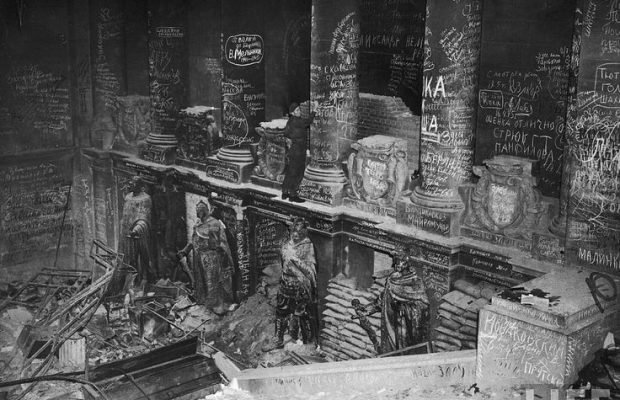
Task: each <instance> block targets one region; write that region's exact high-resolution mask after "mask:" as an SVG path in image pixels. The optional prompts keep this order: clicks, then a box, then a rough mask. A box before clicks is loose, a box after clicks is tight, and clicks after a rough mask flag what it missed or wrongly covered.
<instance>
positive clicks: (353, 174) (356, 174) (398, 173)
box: [347, 135, 408, 206]
mask: <svg viewBox="0 0 620 400" xmlns="http://www.w3.org/2000/svg"><path fill="white" fill-rule="evenodd" d="M351 147H352V148H353V149H354V150H356V152H355V151H354V152H352V153H351V154H350V155H349V158H348V162H347V164H348V169H349V180H350V182H351V186H350V188H349V191H348V195H349V197H353V198H355V199H359V200H363V201H365V202H368V203H375V204H380V205H387V206H394V205H395V204H396V201H397V200H398V199H399V198H400V196H401V193H402V192H403V190H404V189H405V186H406V183H407V175H408V173H407V152H406V149H407V143H406V141H404V140H400V139H395V138H392V137H388V136H383V135H375V136H369V137H367V138H364V139H361V140H358V141H357V142H356V143H353V144H352V145H351Z"/></svg>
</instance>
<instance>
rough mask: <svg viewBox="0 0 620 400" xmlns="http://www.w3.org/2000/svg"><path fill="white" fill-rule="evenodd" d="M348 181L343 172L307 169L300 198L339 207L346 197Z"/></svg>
mask: <svg viewBox="0 0 620 400" xmlns="http://www.w3.org/2000/svg"><path fill="white" fill-rule="evenodd" d="M345 182H346V179H345V178H344V174H343V173H342V171H340V173H338V171H333V170H311V169H308V168H307V169H306V173H305V176H304V179H303V180H302V181H301V185H300V186H299V196H300V197H302V198H304V199H308V200H310V201H313V202H315V203H323V204H328V205H339V204H341V203H342V199H343V197H344V184H345Z"/></svg>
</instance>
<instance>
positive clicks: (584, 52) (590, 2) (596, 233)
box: [566, 0, 620, 274]
mask: <svg viewBox="0 0 620 400" xmlns="http://www.w3.org/2000/svg"><path fill="white" fill-rule="evenodd" d="M578 3H579V9H580V11H581V14H582V16H583V23H582V24H581V48H580V49H579V51H578V52H576V53H575V54H573V57H576V58H578V63H579V72H578V75H577V93H576V96H575V101H574V102H573V104H572V105H571V112H570V113H569V119H568V131H567V142H568V146H569V149H570V155H569V158H568V160H566V163H568V166H567V168H568V170H569V172H570V178H569V198H568V206H567V230H566V263H567V265H569V266H579V267H590V268H593V269H597V270H600V271H603V272H610V273H613V274H618V273H620V248H619V247H618V243H620V123H619V122H618V115H620V62H618V59H619V57H620V48H618V47H617V46H615V45H613V43H616V42H617V40H618V36H619V35H618V32H620V4H618V2H615V1H602V0H583V1H580V2H578Z"/></svg>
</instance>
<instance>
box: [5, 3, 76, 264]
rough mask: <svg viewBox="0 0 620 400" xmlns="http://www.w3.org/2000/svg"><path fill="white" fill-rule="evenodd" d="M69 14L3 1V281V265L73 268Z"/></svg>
mask: <svg viewBox="0 0 620 400" xmlns="http://www.w3.org/2000/svg"><path fill="white" fill-rule="evenodd" d="M20 4H21V6H20ZM71 11H72V10H71V9H70V7H69V5H68V2H65V1H50V2H33V3H32V4H29V5H28V8H27V10H26V8H25V6H24V5H23V4H22V3H19V2H18V3H15V2H9V1H3V2H0V26H2V28H1V32H0V76H1V77H2V78H0V141H1V144H0V186H1V187H2V190H0V214H1V215H2V220H1V221H0V269H1V270H2V272H0V274H1V275H3V276H6V271H7V269H5V268H7V267H10V266H15V265H19V264H24V263H30V265H35V264H36V265H39V266H46V267H52V266H53V265H54V264H56V263H57V264H58V265H59V266H61V267H71V265H72V256H71V254H70V253H72V249H73V246H72V240H73V229H72V217H71V202H70V201H69V198H70V190H71V181H72V176H73V163H72V160H73V150H72V147H73V143H74V134H73V125H72V87H73V86H72V79H71V75H72V72H73V71H72V68H71V54H70V50H69V38H70V37H71V35H72V31H71V30H70V28H69V27H70V21H71V18H72V16H71ZM57 247H58V248H59V253H58V257H59V258H58V261H56V248H57ZM8 271H11V274H13V273H14V274H16V276H21V274H26V276H27V274H28V273H29V272H31V271H30V270H29V269H28V268H25V267H21V268H11V269H8Z"/></svg>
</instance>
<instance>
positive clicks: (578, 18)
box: [549, 1, 583, 248]
mask: <svg viewBox="0 0 620 400" xmlns="http://www.w3.org/2000/svg"><path fill="white" fill-rule="evenodd" d="M580 7H581V6H580V5H579V1H578V2H577V4H576V8H575V9H576V10H577V12H575V19H574V21H573V26H574V28H573V41H572V45H571V54H572V57H571V59H570V64H569V68H568V97H567V107H566V125H567V126H571V125H574V123H575V122H574V121H575V120H576V118H577V115H578V114H577V74H578V72H579V56H578V55H579V53H580V52H581V31H582V25H583V14H582V13H581V12H580V11H579V9H580ZM568 136H570V134H568ZM565 142H566V140H565ZM562 155H563V157H562V181H561V183H560V201H559V207H558V213H557V215H556V216H555V217H554V218H553V220H552V221H551V224H550V225H549V231H550V232H551V233H553V234H554V235H555V236H557V237H558V239H559V244H560V245H561V246H562V248H563V246H564V244H565V239H566V214H567V208H568V198H569V192H570V190H569V187H570V177H571V172H570V166H571V164H572V163H571V162H570V157H571V152H570V147H569V146H568V145H566V143H565V145H564V150H563V153H562Z"/></svg>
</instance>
